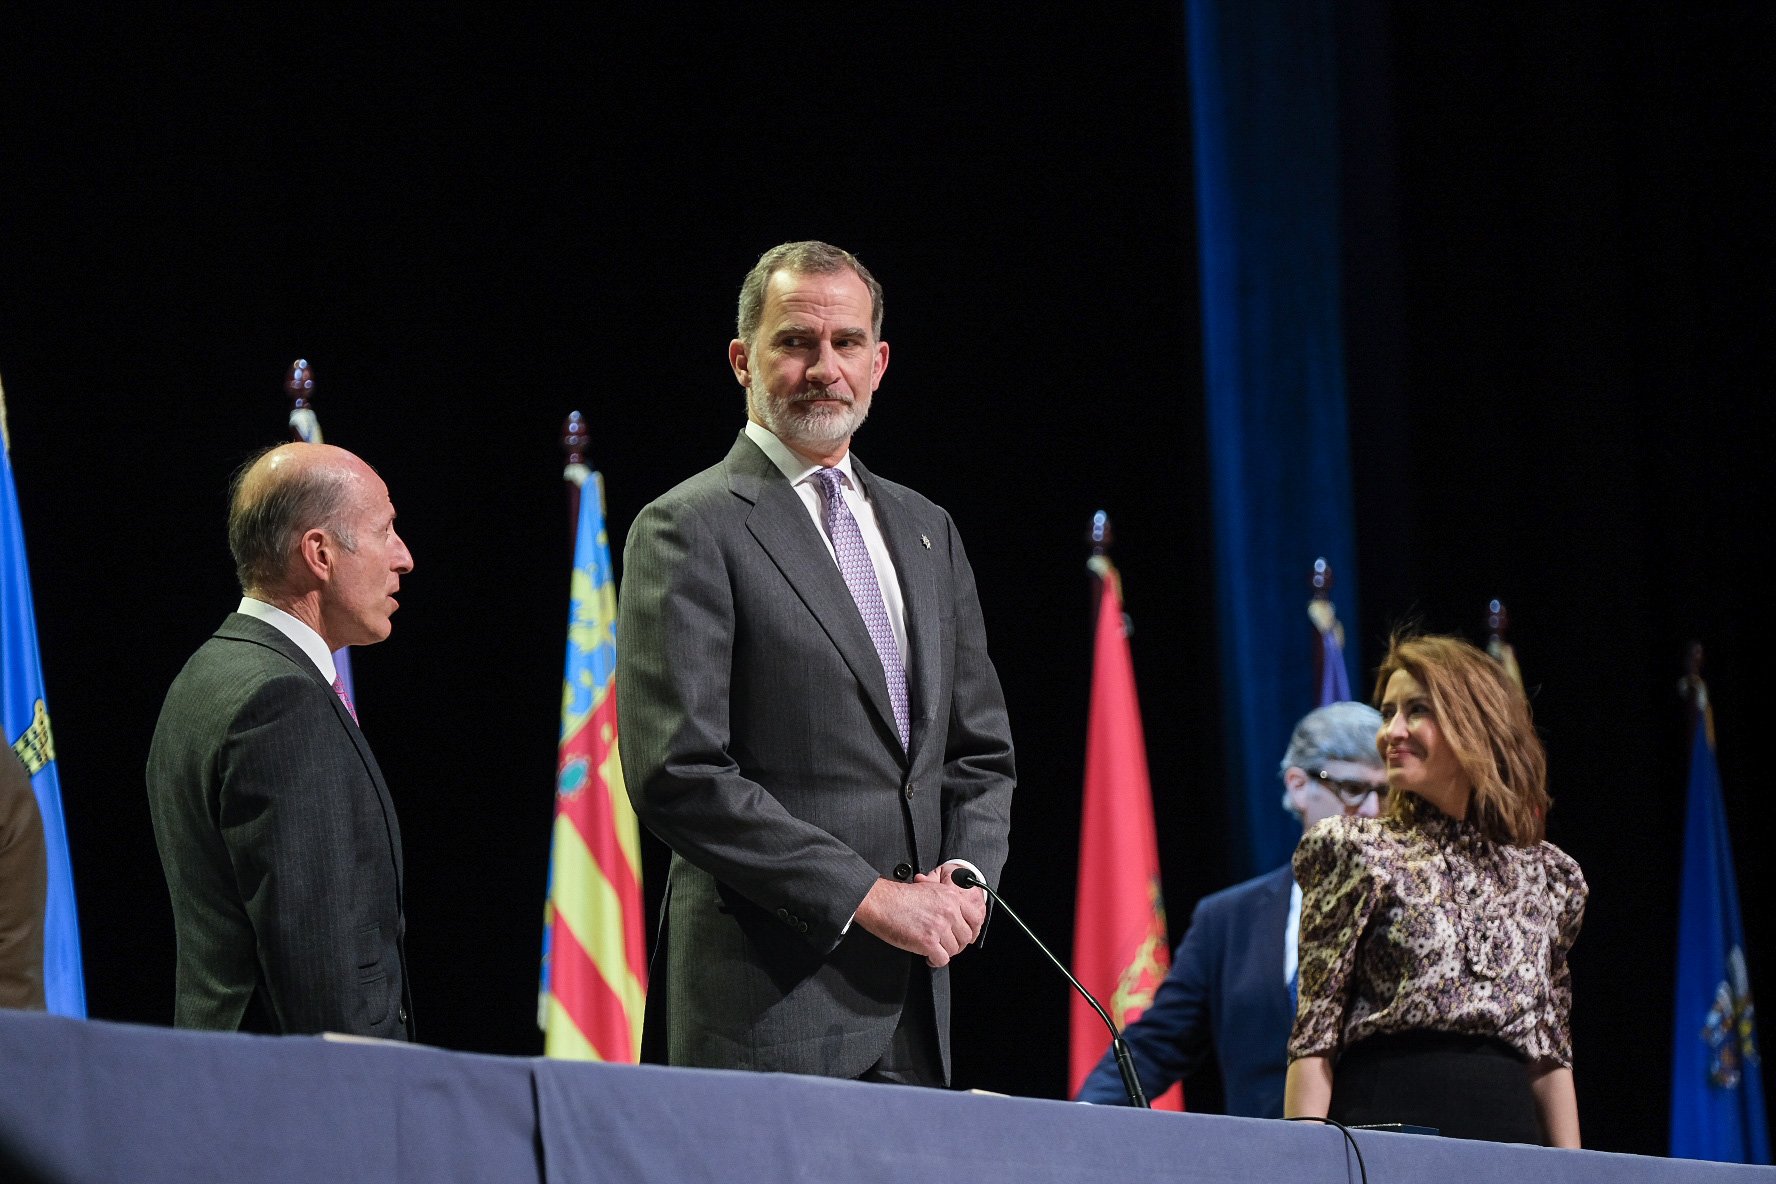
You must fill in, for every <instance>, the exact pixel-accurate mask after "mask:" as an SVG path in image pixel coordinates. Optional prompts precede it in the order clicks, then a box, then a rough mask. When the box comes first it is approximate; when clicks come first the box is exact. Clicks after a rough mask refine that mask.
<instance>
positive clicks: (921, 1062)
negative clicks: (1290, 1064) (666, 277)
mask: <svg viewBox="0 0 1776 1184" xmlns="http://www.w3.org/2000/svg"><path fill="white" fill-rule="evenodd" d="M738 320H739V334H738V336H737V337H736V338H735V340H734V341H733V342H732V343H731V344H730V346H729V361H730V363H731V365H732V367H733V371H734V374H735V377H736V378H737V379H738V380H739V382H740V384H741V385H742V386H743V387H745V388H746V391H747V410H748V423H747V425H746V428H745V430H744V431H743V432H742V433H741V434H740V436H739V438H738V439H737V440H736V441H735V442H734V445H733V448H732V449H731V450H730V451H729V452H728V455H727V458H726V459H725V460H723V461H722V462H721V463H720V464H718V465H716V466H715V467H713V468H710V469H708V470H706V471H704V472H702V473H700V474H698V475H697V476H695V477H692V478H691V479H690V480H688V481H686V482H684V483H683V484H682V485H680V486H678V487H677V488H676V489H674V490H672V491H671V492H669V493H667V494H666V495H665V496H663V497H661V498H660V499H659V500H658V501H656V502H654V503H653V504H652V505H650V506H648V507H647V508H646V509H645V510H643V511H642V513H641V515H640V516H639V518H638V519H637V521H636V523H635V526H634V528H633V530H632V531H631V532H630V535H629V542H628V547H627V550H626V551H625V564H624V580H623V587H622V594H621V608H620V612H619V625H618V636H619V637H620V638H621V643H620V644H619V646H618V657H617V711H618V714H619V717H620V727H619V731H620V734H621V736H622V743H623V770H624V776H625V779H626V781H627V784H628V787H629V792H630V796H631V797H632V798H633V800H634V802H635V805H636V810H637V812H638V814H639V815H640V817H641V818H642V820H643V821H645V822H646V823H647V825H648V826H649V827H650V828H651V829H652V830H653V831H654V833H656V834H657V835H659V836H660V837H661V838H662V839H664V840H665V841H666V843H667V844H668V845H670V846H671V847H672V849H673V852H674V856H673V860H672V867H671V872H670V877H669V883H668V887H667V903H666V905H665V910H666V914H667V919H666V934H667V937H666V950H665V958H666V967H665V970H666V973H665V975H664V976H656V977H655V980H654V981H655V983H656V988H655V989H656V992H657V993H656V997H655V998H654V999H652V1000H650V1008H649V1017H648V1023H649V1028H650V1039H652V1038H653V1037H654V1036H655V1033H656V1031H657V1028H656V1025H657V1022H658V1021H660V1020H662V1019H663V1020H664V1022H665V1024H666V1027H667V1040H666V1044H667V1049H668V1059H669V1060H670V1061H671V1063H673V1064H684V1065H699V1066H706V1067H718V1068H741V1069H762V1070H776V1071H782V1072H794V1073H811V1074H821V1075H826V1076H835V1077H849V1078H860V1079H864V1080H873V1081H883V1082H902V1083H909V1084H923V1085H942V1084H944V1083H946V1082H947V1081H948V1079H949V1065H950V1046H949V1018H950V1016H949V1011H950V993H949V972H948V963H949V961H950V960H951V959H952V958H954V957H956V956H957V955H958V954H959V953H961V952H962V950H963V949H964V948H966V947H967V946H968V945H970V944H971V943H973V942H974V941H975V939H976V938H977V937H978V936H979V933H980V930H981V926H982V925H983V924H984V921H985V916H986V901H985V899H984V894H983V893H982V892H981V891H980V890H979V889H978V888H975V889H968V890H964V889H962V888H961V887H959V886H958V885H956V884H955V883H954V882H953V876H954V873H955V872H956V870H957V869H958V868H961V867H964V866H968V867H972V868H973V869H975V870H977V871H978V872H979V873H980V874H981V876H982V878H983V879H985V880H986V882H988V883H996V882H997V880H998V877H999V873H1000V869H1001V867H1002V865H1003V864H1004V861H1005V857H1006V851H1007V841H1008V830H1009V816H1010V803H1011V794H1012V787H1013V781H1014V773H1013V763H1012V746H1011V735H1010V729H1009V726H1008V723H1007V720H1006V713H1005V703H1004V698H1003V696H1002V694H1001V692H1000V688H999V680H998V676H997V675H996V674H995V673H994V670H993V665H992V662H991V661H990V660H989V659H988V657H987V649H986V632H985V627H984V625H983V623H982V618H981V609H980V602H979V599H978V597H977V595H976V592H975V584H974V575H973V572H972V570H971V569H970V567H969V564H968V559H967V557H966V555H965V554H964V552H963V549H962V542H961V539H960V537H959V536H958V535H957V532H956V528H955V524H954V523H953V522H951V520H950V517H949V515H948V514H946V513H945V512H944V511H943V510H942V509H940V508H939V507H937V506H935V505H933V504H932V503H931V502H929V501H927V500H926V499H925V498H923V497H921V496H919V495H918V494H917V493H914V492H913V491H912V490H910V489H907V488H906V487H905V486H902V485H897V484H895V483H893V482H891V481H887V480H884V479H882V478H880V477H877V476H875V475H874V474H873V473H871V472H870V471H869V470H868V469H867V468H865V467H864V465H863V464H862V463H861V462H859V461H857V460H856V459H855V458H854V457H853V456H852V455H851V454H850V441H851V435H852V433H853V432H854V431H855V430H856V428H857V426H858V425H859V424H860V423H861V422H862V420H863V417H864V415H865V413H866V412H867V410H868V408H869V405H870V400H871V396H872V394H873V392H874V391H875V389H876V385H877V384H878V383H879V382H880V380H881V376H882V372H883V371H884V370H885V369H886V367H887V361H888V346H887V343H886V342H884V341H882V340H881V337H880V333H881V289H880V286H879V285H878V284H876V283H875V281H874V279H873V277H871V276H870V275H869V273H868V272H867V271H866V270H865V269H864V268H863V267H862V265H861V264H860V263H858V262H857V260H856V259H855V258H854V257H853V256H851V255H850V254H848V253H846V252H843V251H839V250H838V249H836V248H834V247H830V246H828V245H827V244H824V243H792V244H785V245H784V246H783V247H779V248H776V249H774V250H773V251H770V252H767V253H766V254H765V256H764V257H763V258H761V260H760V262H759V265H758V266H757V267H755V268H754V270H753V272H752V274H751V275H750V276H749V277H748V279H747V282H746V283H745V285H743V287H742V290H741V301H740V314H739V318H738ZM662 1012H663V1013H664V1014H663V1015H662Z"/></svg>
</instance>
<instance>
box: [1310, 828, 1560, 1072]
mask: <svg viewBox="0 0 1776 1184" xmlns="http://www.w3.org/2000/svg"><path fill="white" fill-rule="evenodd" d="M1403 806H1404V811H1403V816H1402V817H1400V818H1349V817H1344V816H1334V817H1331V818H1328V819H1326V820H1325V821H1324V822H1321V823H1320V824H1319V825H1317V826H1315V827H1314V828H1313V829H1312V830H1310V831H1308V832H1307V834H1306V835H1305V836H1304V837H1303V838H1302V840H1301V845H1300V846H1299V847H1297V848H1296V849H1295V879H1296V881H1297V882H1298V883H1299V884H1300V885H1301V985H1300V1006H1299V1008H1298V1010H1297V1011H1296V1014H1295V1030H1294V1032H1293V1034H1292V1035H1291V1036H1290V1038H1289V1057H1290V1059H1291V1060H1293V1059H1295V1058H1298V1057H1305V1056H1316V1055H1319V1056H1336V1055H1337V1054H1338V1050H1339V1049H1340V1048H1342V1047H1345V1046H1347V1045H1351V1044H1355V1043H1356V1042H1357V1041H1359V1040H1362V1039H1363V1038H1365V1037H1368V1036H1376V1035H1381V1034H1383V1033H1391V1032H1403V1031H1407V1030H1410V1029H1418V1028H1431V1029H1436V1030H1439V1031H1447V1032H1462V1033H1468V1034H1472V1035H1482V1036H1496V1037H1498V1038H1499V1039H1500V1040H1503V1041H1504V1042H1505V1043H1506V1044H1509V1045H1511V1046H1512V1047H1513V1048H1515V1049H1516V1050H1517V1051H1518V1052H1520V1053H1522V1054H1523V1056H1524V1057H1525V1059H1527V1060H1528V1061H1530V1062H1531V1063H1534V1064H1541V1065H1562V1066H1571V1064H1572V1030H1571V1027H1570V1025H1569V1018H1570V1014H1571V1011H1572V972H1571V971H1570V970H1569V969H1568V968H1567V964H1566V955H1567V951H1568V950H1569V949H1571V947H1572V943H1573V939H1574V938H1576V937H1577V936H1578V934H1579V923H1580V921H1581V920H1582V919H1583V917H1584V913H1585V893H1586V888H1585V877H1584V876H1583V875H1582V874H1580V872H1579V865H1578V864H1577V863H1575V862H1574V861H1573V859H1572V857H1571V856H1569V855H1567V854H1566V853H1565V852H1564V851H1562V850H1560V848H1558V847H1556V846H1554V844H1552V843H1540V844H1538V845H1536V846H1534V847H1513V846H1509V845H1505V844H1500V843H1494V842H1492V841H1491V840H1489V839H1487V838H1486V836H1485V835H1484V834H1482V833H1481V831H1480V828H1479V827H1477V826H1475V825H1474V824H1473V823H1471V822H1467V821H1463V820H1457V819H1454V818H1451V817H1449V816H1448V815H1447V814H1444V813H1443V812H1442V811H1441V810H1439V809H1437V808H1436V807H1435V806H1433V805H1431V804H1430V803H1429V802H1426V801H1424V800H1423V799H1422V798H1419V797H1417V796H1415V795H1407V796H1406V799H1405V801H1404V802H1403Z"/></svg>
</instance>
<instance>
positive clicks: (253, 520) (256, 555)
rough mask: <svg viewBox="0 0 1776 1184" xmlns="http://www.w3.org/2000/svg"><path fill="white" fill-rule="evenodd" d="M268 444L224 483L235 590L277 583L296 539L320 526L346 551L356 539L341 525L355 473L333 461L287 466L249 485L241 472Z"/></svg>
mask: <svg viewBox="0 0 1776 1184" xmlns="http://www.w3.org/2000/svg"><path fill="white" fill-rule="evenodd" d="M281 447H282V445H274V446H273V448H264V449H261V450H260V451H258V452H256V453H254V454H253V455H252V456H251V457H249V458H248V459H247V462H246V463H245V464H243V465H241V467H240V468H239V469H237V470H235V474H234V477H233V478H232V479H231V480H230V481H229V483H228V550H229V551H230V552H231V553H233V555H234V574H235V576H236V577H237V578H238V579H239V580H240V586H241V591H242V592H243V593H251V592H253V591H255V590H261V591H263V590H268V589H273V588H277V587H280V586H281V585H282V584H283V582H284V578H285V576H286V575H287V574H288V572H289V569H290V556H291V554H292V552H293V551H294V549H295V546H296V540H297V539H299V538H301V537H302V535H303V534H304V533H305V532H307V531H309V530H312V529H314V528H315V527H317V526H318V527H321V528H322V529H324V530H326V531H327V532H328V533H329V534H331V535H332V536H333V537H334V538H336V539H338V540H339V545H340V546H342V547H344V548H345V549H346V550H347V551H356V550H357V549H358V541H357V539H356V538H354V537H353V536H352V533H351V530H350V528H349V527H347V526H345V525H344V521H343V520H344V518H345V514H346V510H347V509H348V508H349V506H350V503H351V497H352V493H353V487H354V485H355V484H356V481H357V478H356V476H355V475H353V474H352V473H351V472H349V471H347V470H344V469H341V468H339V467H338V466H335V465H300V466H292V471H291V472H289V473H280V474H276V475H274V476H272V477H270V478H268V479H267V480H265V481H262V482H258V483H256V486H255V487H254V488H251V489H249V488H248V485H247V477H248V475H249V474H251V473H252V471H253V470H254V468H256V467H257V466H258V464H259V462H260V461H261V460H263V459H264V458H265V456H266V454H267V453H270V452H272V451H273V450H274V448H281Z"/></svg>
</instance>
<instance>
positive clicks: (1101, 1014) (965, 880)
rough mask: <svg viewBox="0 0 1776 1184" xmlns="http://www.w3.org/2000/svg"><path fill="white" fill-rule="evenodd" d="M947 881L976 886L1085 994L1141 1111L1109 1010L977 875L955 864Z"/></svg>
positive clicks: (1137, 1086)
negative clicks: (1108, 1034) (1101, 1021)
mask: <svg viewBox="0 0 1776 1184" xmlns="http://www.w3.org/2000/svg"><path fill="white" fill-rule="evenodd" d="M950 883H952V884H954V885H956V887H958V888H979V889H980V890H981V891H982V892H985V893H986V894H987V896H988V897H990V898H991V899H992V901H993V903H994V904H996V905H998V906H999V907H1000V908H1002V909H1004V910H1005V915H1006V916H1008V917H1010V918H1011V919H1012V921H1013V923H1015V924H1016V925H1017V927H1018V928H1019V929H1022V930H1023V931H1024V932H1025V933H1026V934H1027V935H1029V938H1030V940H1031V941H1033V942H1035V943H1036V948H1037V949H1039V950H1041V951H1042V952H1043V953H1044V954H1047V955H1048V960H1049V961H1050V962H1053V963H1054V964H1055V969H1056V970H1059V971H1060V972H1061V973H1062V974H1064V975H1066V976H1067V981H1068V982H1070V983H1072V984H1073V989H1074V990H1075V991H1078V992H1079V993H1080V994H1081V995H1083V996H1084V997H1085V1001H1086V1002H1087V1003H1089V1004H1091V1006H1092V1010H1093V1011H1095V1012H1097V1013H1098V1018H1099V1019H1101V1020H1103V1021H1104V1026H1105V1027H1106V1028H1109V1029H1110V1047H1111V1049H1113V1050H1114V1051H1115V1053H1116V1067H1117V1069H1118V1070H1120V1071H1121V1073H1122V1088H1123V1089H1125V1090H1127V1091H1128V1100H1129V1105H1131V1106H1138V1107H1140V1108H1141V1109H1143V1110H1146V1109H1148V1108H1149V1107H1148V1105H1147V1095H1146V1093H1144V1092H1143V1091H1142V1089H1141V1079H1140V1078H1139V1077H1137V1076H1136V1075H1135V1062H1134V1061H1133V1060H1132V1059H1130V1057H1129V1050H1128V1045H1127V1044H1126V1043H1124V1042H1123V1039H1122V1033H1121V1032H1119V1031H1117V1030H1116V1024H1115V1022H1114V1021H1113V1020H1111V1018H1110V1013H1109V1012H1107V1011H1105V1010H1104V1009H1103V1008H1102V1007H1101V1006H1099V1004H1098V1001H1097V1000H1096V999H1093V998H1092V993H1091V992H1090V991H1088V990H1086V989H1085V987H1084V985H1083V984H1081V983H1080V981H1079V980H1078V979H1076V978H1074V977H1073V972H1072V971H1070V970H1068V969H1067V968H1066V967H1065V966H1064V965H1062V964H1061V960H1060V959H1059V958H1057V957H1055V956H1054V951H1053V950H1050V949H1049V948H1048V947H1047V946H1045V945H1043V944H1042V939H1041V938H1040V937H1037V936H1036V931H1035V930H1034V929H1031V928H1030V927H1029V926H1028V925H1026V924H1024V919H1023V918H1022V917H1020V916H1018V915H1017V913H1016V912H1015V911H1013V909H1012V907H1011V906H1010V905H1008V904H1006V903H1005V898H1004V897H1002V896H1000V895H999V894H998V893H997V892H995V891H993V890H992V889H991V888H989V887H987V886H986V884H985V883H983V882H982V881H981V878H980V877H979V876H977V875H975V874H974V873H973V872H971V871H969V870H968V869H967V868H965V867H958V868H956V870H954V871H953V872H951V873H950Z"/></svg>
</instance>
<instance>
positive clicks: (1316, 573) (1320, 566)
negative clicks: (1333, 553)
mask: <svg viewBox="0 0 1776 1184" xmlns="http://www.w3.org/2000/svg"><path fill="white" fill-rule="evenodd" d="M1307 587H1308V591H1309V592H1310V593H1311V595H1310V596H1309V598H1308V602H1307V618H1308V620H1310V621H1312V622H1313V626H1314V634H1315V636H1314V644H1313V663H1314V686H1315V687H1321V686H1324V685H1325V683H1326V642H1325V635H1326V633H1327V632H1328V631H1329V630H1332V629H1337V628H1338V611H1337V610H1336V609H1335V608H1334V607H1333V606H1332V565H1331V564H1330V563H1328V562H1327V561H1326V557H1325V556H1324V555H1322V556H1320V557H1319V558H1318V559H1315V560H1314V562H1313V574H1312V575H1310V576H1308V577H1307ZM1338 642H1339V645H1341V646H1342V645H1343V644H1344V638H1343V636H1342V635H1341V636H1340V637H1339V638H1338Z"/></svg>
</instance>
